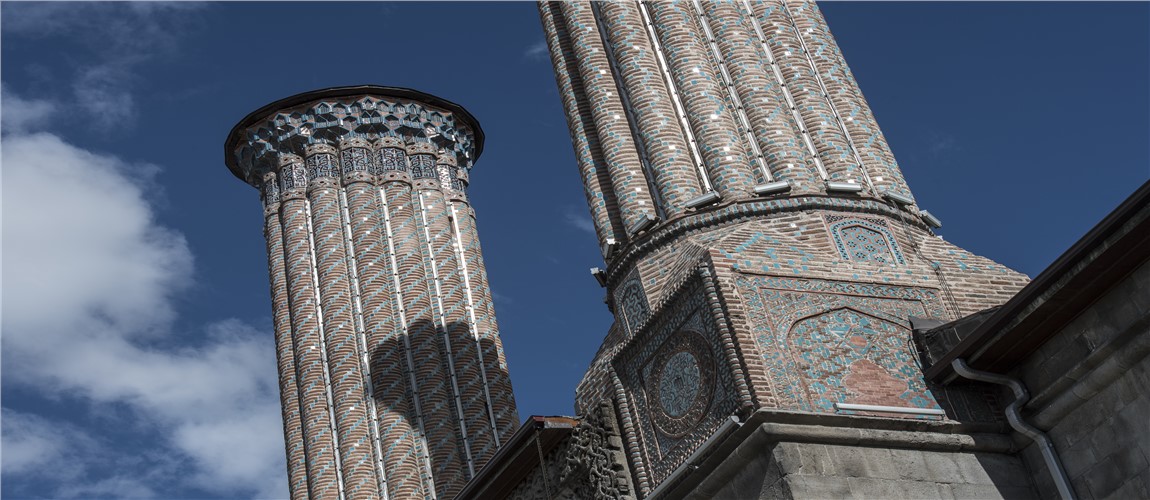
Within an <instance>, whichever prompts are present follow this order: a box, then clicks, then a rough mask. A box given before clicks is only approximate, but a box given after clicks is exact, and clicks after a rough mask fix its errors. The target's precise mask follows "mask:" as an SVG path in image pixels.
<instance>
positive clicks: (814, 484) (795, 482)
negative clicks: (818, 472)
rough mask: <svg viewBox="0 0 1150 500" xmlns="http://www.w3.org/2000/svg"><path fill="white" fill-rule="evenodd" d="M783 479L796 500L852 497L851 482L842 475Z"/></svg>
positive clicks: (788, 477)
mask: <svg viewBox="0 0 1150 500" xmlns="http://www.w3.org/2000/svg"><path fill="white" fill-rule="evenodd" d="M783 481H785V482H786V483H787V488H788V489H789V490H790V493H791V498H794V499H796V500H799V499H812V500H813V499H827V498H850V497H851V487H850V484H849V483H848V482H847V479H846V478H842V477H834V476H830V477H827V476H787V477H786V478H784V479H783ZM760 498H767V497H760Z"/></svg>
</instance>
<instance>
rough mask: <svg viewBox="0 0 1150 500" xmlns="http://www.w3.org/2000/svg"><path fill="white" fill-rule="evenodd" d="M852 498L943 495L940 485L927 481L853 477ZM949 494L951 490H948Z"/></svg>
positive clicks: (851, 484)
mask: <svg viewBox="0 0 1150 500" xmlns="http://www.w3.org/2000/svg"><path fill="white" fill-rule="evenodd" d="M847 482H848V483H849V484H850V490H851V498H900V499H901V498H938V497H940V496H942V495H943V491H942V490H940V488H939V485H938V484H936V483H933V482H925V481H893V480H888V479H871V478H862V477H852V478H849V479H847ZM946 493H947V494H949V490H947V491H946Z"/></svg>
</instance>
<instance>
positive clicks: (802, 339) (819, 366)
mask: <svg viewBox="0 0 1150 500" xmlns="http://www.w3.org/2000/svg"><path fill="white" fill-rule="evenodd" d="M909 339H910V329H909V328H907V327H906V326H903V325H900V324H897V323H895V322H891V321H888V320H885V319H882V318H879V317H876V316H871V315H869V314H865V313H862V312H860V311H858V310H856V309H852V308H848V307H843V308H840V309H835V310H832V311H828V312H825V313H822V314H819V315H815V316H810V317H807V318H806V319H803V320H800V321H798V322H797V323H795V324H794V326H793V327H791V331H790V333H789V334H788V335H787V337H786V342H787V343H788V346H787V348H788V349H789V351H790V354H791V356H792V357H793V360H794V361H795V364H796V365H797V368H798V369H799V371H800V372H801V374H802V375H803V376H804V378H805V379H806V380H808V381H810V383H809V385H808V387H807V396H808V398H809V399H810V402H811V406H813V407H814V409H815V410H816V411H821V412H834V411H835V407H834V404H835V403H860V404H880V405H887V406H913V407H916V408H938V403H936V402H935V400H934V398H933V397H932V396H931V395H930V393H929V392H927V390H926V386H925V383H924V382H923V380H922V377H921V376H920V374H919V373H920V372H919V369H918V365H917V362H916V360H915V358H914V355H913V354H912V351H911V350H910V349H907V348H905V346H906V344H907V342H908V341H909ZM859 361H866V362H869V364H858V362H859ZM876 367H877V368H876ZM884 370H885V372H886V377H883V376H881V375H882V371H884ZM875 373H878V374H879V377H873V375H874V374H875ZM852 375H858V376H857V377H856V380H859V379H861V378H862V377H864V376H867V375H872V377H871V378H872V379H874V378H878V379H879V380H880V382H886V384H882V383H876V382H875V381H874V380H865V381H863V382H861V383H859V382H856V383H854V384H851V383H850V382H852V381H853V380H851V377H852ZM860 386H866V388H867V389H868V391H867V392H865V393H864V392H862V391H860V390H859V387H860ZM884 386H891V387H884Z"/></svg>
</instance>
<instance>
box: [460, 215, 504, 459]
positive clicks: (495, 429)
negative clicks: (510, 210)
mask: <svg viewBox="0 0 1150 500" xmlns="http://www.w3.org/2000/svg"><path fill="white" fill-rule="evenodd" d="M448 203H449V204H450V206H451V229H452V230H454V232H455V244H454V245H452V247H453V248H454V249H455V258H456V260H458V261H459V270H460V273H461V274H463V292H464V294H465V295H466V297H467V319H468V323H467V326H468V328H469V329H470V330H471V336H472V338H474V339H475V353H476V355H477V356H478V357H479V373H480V375H481V376H482V377H483V395H484V396H486V398H487V399H486V403H487V417H488V419H489V420H490V421H491V434H492V435H493V436H495V447H496V448H499V447H500V446H502V439H500V436H499V426H498V425H497V424H496V423H495V406H494V404H493V402H492V401H491V389H490V387H488V384H487V382H488V380H489V379H488V378H487V368H486V367H485V366H484V363H483V344H482V343H481V342H479V322H478V321H477V320H476V319H475V300H474V297H473V295H472V293H471V277H470V276H468V274H469V273H468V269H467V257H466V255H464V250H463V236H462V234H461V233H460V231H459V212H458V211H457V210H455V203H453V202H448ZM475 237H476V239H478V235H475ZM479 265H480V266H482V265H483V263H482V262H480V263H479Z"/></svg>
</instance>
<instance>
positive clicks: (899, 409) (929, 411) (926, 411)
mask: <svg viewBox="0 0 1150 500" xmlns="http://www.w3.org/2000/svg"><path fill="white" fill-rule="evenodd" d="M835 409H836V410H847V411H881V412H884V413H907V414H911V415H935V416H939V417H943V416H946V412H945V411H943V410H936V409H933V408H909V407H905V406H882V405H858V404H852V403H835Z"/></svg>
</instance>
